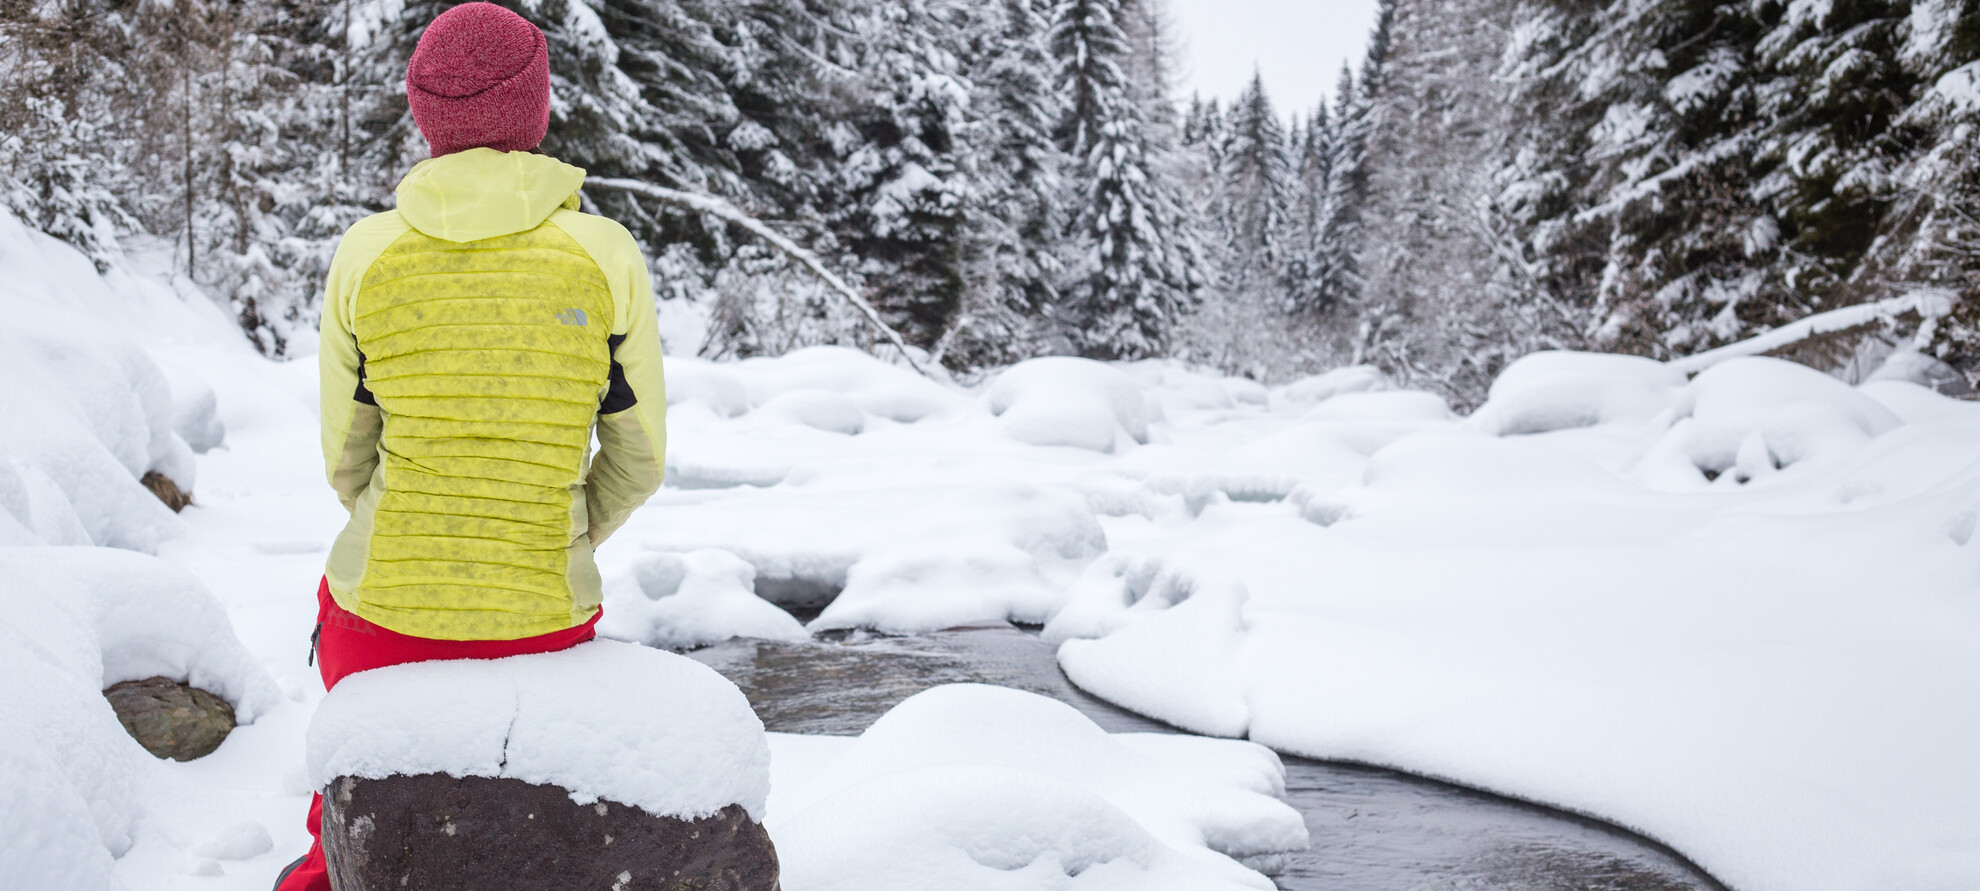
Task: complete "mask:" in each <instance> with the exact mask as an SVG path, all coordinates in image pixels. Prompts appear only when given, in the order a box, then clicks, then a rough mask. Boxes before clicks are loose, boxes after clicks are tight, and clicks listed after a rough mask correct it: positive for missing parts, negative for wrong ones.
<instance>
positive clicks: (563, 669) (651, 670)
mask: <svg viewBox="0 0 1980 891" xmlns="http://www.w3.org/2000/svg"><path fill="white" fill-rule="evenodd" d="M432 773H439V774H447V775H449V776H456V777H505V778H509V779H517V780H522V781H523V782H526V783H534V784H537V785H551V786H559V787H561V788H563V789H565V790H567V791H568V792H570V794H571V798H572V800H574V801H576V802H577V803H579V804H590V803H592V802H594V801H598V800H601V799H603V800H608V801H615V802H618V803H620V804H628V805H632V806H634V807H637V808H640V809H642V810H645V811H646V812H647V813H650V814H655V815H658V816H667V817H680V818H682V819H690V820H692V819H700V818H702V817H708V816H712V815H714V814H715V813H716V812H717V811H720V810H721V809H723V808H725V807H728V806H729V805H731V804H740V805H742V806H743V808H744V809H745V810H747V811H749V813H750V815H751V816H752V817H754V818H756V819H758V820H761V819H762V818H763V802H764V799H765V798H766V797H767V796H768V795H769V794H770V749H769V746H768V744H767V743H765V742H764V739H763V722H761V721H759V720H757V719H756V713H755V712H753V711H751V710H750V708H749V701H748V700H747V699H744V698H743V694H742V691H741V690H738V689H736V686H735V685H734V684H731V683H729V682H728V680H727V679H725V678H723V677H722V676H721V675H719V674H716V673H715V670H714V669H712V668H709V667H707V666H705V665H702V664H701V663H699V662H696V661H694V660H692V659H689V658H687V657H686V656H680V655H676V654H673V653H667V652H663V651H660V650H655V649H651V648H648V647H642V646H636V645H633V644H625V643H618V642H616V641H591V642H589V643H584V644H579V645H578V646H575V647H572V648H571V649H568V650H564V651H562V652H557V653H539V654H534V655H528V656H512V657H509V658H506V659H492V660H472V659H470V660H460V661H452V662H419V663H414V664H411V665H394V666H389V667H386V668H377V669H373V670H370V671H363V672H358V673H357V674H354V675H351V676H350V677H348V678H345V679H344V680H343V681H342V682H341V683H339V684H338V685H337V689H335V690H332V691H330V695H328V696H326V697H324V699H323V702H322V703H321V704H320V705H318V706H317V709H316V717H315V718H314V719H313V720H311V721H310V725H309V775H310V784H311V785H312V786H315V787H318V788H321V787H323V786H326V785H328V784H329V782H330V781H331V780H333V779H336V778H338V777H347V776H348V777H361V778H365V779H381V778H384V777H388V776H394V775H398V776H415V775H420V774H432Z"/></svg>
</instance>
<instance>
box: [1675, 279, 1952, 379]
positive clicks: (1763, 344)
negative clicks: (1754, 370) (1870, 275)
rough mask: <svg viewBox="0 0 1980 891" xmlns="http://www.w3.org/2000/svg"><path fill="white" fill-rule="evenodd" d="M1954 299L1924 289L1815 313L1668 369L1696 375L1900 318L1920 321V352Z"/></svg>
mask: <svg viewBox="0 0 1980 891" xmlns="http://www.w3.org/2000/svg"><path fill="white" fill-rule="evenodd" d="M1953 300H1954V296H1953V294H1952V292H1950V291H1943V290H1936V289H1927V290H1920V291H1914V292H1912V293H1910V294H1906V295H1904V296H1903V297H1893V298H1891V299H1889V300H1879V301H1877V302H1876V303H1859V304H1857V305H1855V306H1845V307H1843V308H1841V309H1832V310H1830V311H1828V312H1824V313H1816V314H1815V315H1812V316H1809V317H1808V318H1805V319H1802V320H1800V321H1798V322H1793V323H1790V324H1786V325H1782V326H1781V327H1779V328H1775V329H1774V330H1772V331H1769V332H1767V333H1765V334H1762V335H1759V336H1757V337H1750V338H1747V339H1746V340H1742V341H1740V342H1738V343H1729V344H1726V345H1725V346H1722V347H1719V348H1718V349H1716V350H1707V351H1705V352H1703V353H1699V354H1697V355H1695V356H1687V357H1685V358H1683V359H1678V360H1676V361H1673V362H1671V363H1670V364H1671V367H1673V368H1677V369H1679V370H1681V371H1683V372H1684V373H1686V374H1697V373H1699V372H1701V371H1704V370H1705V369H1707V368H1710V367H1712V366H1714V365H1717V364H1719V363H1720V362H1724V361H1726V360H1727V359H1738V358H1742V357H1745V356H1760V355H1765V354H1767V353H1771V352H1775V351H1777V350H1781V349H1785V348H1787V347H1791V346H1794V345H1795V344H1798V343H1801V342H1803V341H1807V340H1813V339H1815V338H1817V337H1822V336H1825V335H1829V334H1835V333H1837V332H1840V331H1848V330H1849V329H1851V328H1861V327H1863V326H1865V325H1874V324H1880V323H1883V322H1889V321H1891V320H1893V319H1896V318H1897V317H1899V316H1902V315H1907V314H1909V315H1916V316H1918V317H1919V318H1920V319H1922V320H1923V321H1922V322H1921V323H1920V325H1919V330H1918V337H1917V341H1918V342H1917V343H1916V346H1918V347H1920V348H1923V347H1925V346H1927V345H1928V344H1927V342H1929V341H1930V340H1931V339H1932V336H1933V334H1934V332H1936V331H1937V330H1938V322H1939V320H1940V319H1943V318H1945V317H1946V316H1948V315H1951V314H1952V310H1953Z"/></svg>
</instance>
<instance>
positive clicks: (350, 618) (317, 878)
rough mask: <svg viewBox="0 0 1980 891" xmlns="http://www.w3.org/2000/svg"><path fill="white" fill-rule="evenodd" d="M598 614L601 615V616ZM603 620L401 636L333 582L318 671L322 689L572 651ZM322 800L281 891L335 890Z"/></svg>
mask: <svg viewBox="0 0 1980 891" xmlns="http://www.w3.org/2000/svg"><path fill="white" fill-rule="evenodd" d="M598 615H602V613H601V614H598ZM598 615H593V616H592V617H591V621H589V622H586V623H584V624H582V625H579V626H577V627H576V628H568V629H565V630H563V631H553V632H551V633H549V634H544V635H539V636H536V637H525V638H523V639H521V640H430V639H428V638H424V637H413V636H411V635H406V634H400V633H398V632H396V631H392V630H390V629H388V628H383V627H380V626H378V625H374V624H372V623H370V622H367V621H365V620H364V619H361V618H358V617H357V616H355V615H353V614H351V613H350V612H347V611H345V609H344V608H343V607H340V606H338V605H337V601H335V600H332V599H331V597H330V580H329V579H324V580H323V581H322V582H320V583H318V585H317V588H316V634H317V640H316V667H317V670H319V671H321V672H322V673H323V689H325V690H329V689H332V688H335V687H336V686H337V682H338V681H341V680H343V679H344V678H347V677H350V676H351V675H354V674H357V673H358V672H360V671H369V670H370V669H373V668H384V667H386V666H388V665H404V664H406V663H408V662H435V661H441V660H447V659H500V658H502V657H504V656H522V655H527V654H529V653H554V652H557V651H558V650H568V649H570V648H571V647H574V646H577V645H578V644H581V643H584V642H585V641H587V640H590V639H592V638H593V637H594V636H596V633H597V627H598ZM322 832H323V796H322V795H321V794H320V793H319V794H317V795H315V796H313V797H311V798H310V802H309V837H310V839H311V841H310V845H309V853H308V854H307V855H305V856H304V857H303V861H302V864H301V865H299V866H297V867H296V868H295V869H294V870H292V871H291V872H290V873H289V874H288V876H287V877H286V878H284V879H282V883H281V884H280V885H277V886H276V891H330V869H329V867H328V866H327V865H325V864H324V862H323V838H322Z"/></svg>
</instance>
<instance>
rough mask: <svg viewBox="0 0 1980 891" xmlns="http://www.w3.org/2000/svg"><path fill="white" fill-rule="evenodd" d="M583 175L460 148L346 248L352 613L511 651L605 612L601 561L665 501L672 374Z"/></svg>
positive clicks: (344, 450)
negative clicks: (593, 212)
mask: <svg viewBox="0 0 1980 891" xmlns="http://www.w3.org/2000/svg"><path fill="white" fill-rule="evenodd" d="M583 179H584V174H583V171H580V170H578V169H576V168H574V167H570V166H568V165H565V164H562V163H560V162H558V161H555V160H553V159H551V158H547V157H544V156H541V155H533V154H525V153H502V152H497V151H494V150H492V149H488V148H475V149H470V150H467V151H463V152H458V153H453V154H448V155H445V156H443V157H440V158H436V159H434V160H431V161H427V162H425V163H423V164H421V165H420V166H419V167H417V168H415V169H414V170H413V172H412V174H411V175H410V176H408V177H406V180H405V182H404V183H403V184H402V185H401V186H400V187H399V209H398V210H396V211H392V212H389V213H384V214H380V215H378V216H375V217H372V218H370V219H367V220H365V221H363V222H361V223H359V224H358V225H356V226H355V227H353V228H352V229H351V231H350V233H349V234H348V235H347V236H346V237H345V240H344V243H343V244H342V245H341V246H340V247H339V249H338V255H337V259H336V262H335V263H334V264H333V272H332V280H331V286H330V289H329V297H328V299H327V302H326V305H325V306H324V313H323V346H322V356H323V358H322V364H323V381H324V392H323V401H324V419H325V425H324V429H325V443H324V445H325V455H326V458H327V459H328V460H329V461H330V465H331V470H330V472H331V476H332V480H333V482H334V483H335V485H336V486H337V489H338V493H339V495H340V496H342V497H343V498H345V499H346V502H347V504H348V505H349V506H350V507H351V508H352V522H351V524H350V526H349V527H347V528H346V529H345V530H344V533H343V535H341V536H339V537H338V540H337V544H336V547H335V549H334V550H333V551H332V554H331V558H330V565H329V572H328V576H329V581H330V590H331V593H332V594H333V595H334V596H335V597H336V598H337V601H338V603H340V604H342V605H344V607H345V608H346V609H348V610H350V611H351V612H353V613H355V614H357V615H359V616H362V617H363V618H365V619H368V620H370V621H373V622H376V623H378V624H380V625H384V626H386V627H388V628H391V629H393V630H395V631H399V632H401V633H405V634H412V635H416V636H419V637H430V638H441V639H447V640H509V639H514V638H520V637H528V636H531V635H536V634H542V633H545V632H549V631H556V630H559V629H562V628H568V627H571V626H572V625H574V624H577V623H580V622H583V621H584V620H585V619H587V618H589V617H590V615H591V614H592V612H593V611H595V609H596V607H597V606H598V602H599V593H600V592H599V580H598V571H597V569H596V567H595V566H594V565H593V564H592V560H591V548H592V545H593V544H594V543H595V542H597V541H601V540H603V538H604V537H605V535H607V534H609V533H610V531H612V530H613V529H616V528H617V526H618V525H619V523H621V522H623V521H624V519H625V516H626V514H627V513H629V512H630V511H631V509H632V508H634V507H636V506H638V503H639V501H642V500H644V498H645V497H646V495H647V494H650V492H651V491H652V489H653V488H654V487H655V486H657V485H658V483H659V472H660V462H659V460H658V456H659V453H660V450H661V448H662V446H663V443H664V438H663V437H664V431H663V429H662V427H661V424H662V423H663V421H664V414H663V413H664V410H665V400H664V399H663V398H661V397H660V396H658V394H657V393H651V392H649V393H644V394H642V393H641V392H640V391H641V390H642V389H644V390H649V391H650V390H657V389H658V387H659V384H658V383H657V381H658V379H659V376H660V375H659V368H658V363H659V353H658V349H657V335H656V334H655V333H654V326H655V321H654V318H653V307H652V289H651V287H650V285H648V283H647V280H646V274H645V261H644V259H643V258H642V257H641V255H640V253H639V249H638V247H637V245H635V244H634V243H633V241H632V238H631V237H630V236H629V235H627V234H626V232H625V230H624V229H623V228H621V227H620V226H619V225H618V224H616V223H613V222H611V221H609V220H606V219H603V218H601V217H595V216H590V215H587V214H582V213H579V212H578V211H577V210H576V209H575V207H576V203H577V188H578V186H579V185H580V184H581V183H582V182H583ZM648 380H650V381H652V383H649V384H648V386H647V387H643V388H642V387H635V386H633V385H632V384H631V383H630V382H631V381H648ZM642 396H646V397H647V398H641V397H642ZM346 418H348V420H345V419H346ZM595 420H596V421H597V426H598V430H599V439H600V442H601V444H602V446H603V450H602V452H601V459H600V461H599V466H598V467H596V468H591V467H588V466H587V465H588V451H589V448H590V443H591V431H592V428H593V424H594V421H595ZM340 422H341V423H340ZM340 431H341V432H342V436H341V437H340V436H339V435H338V434H339V432H340Z"/></svg>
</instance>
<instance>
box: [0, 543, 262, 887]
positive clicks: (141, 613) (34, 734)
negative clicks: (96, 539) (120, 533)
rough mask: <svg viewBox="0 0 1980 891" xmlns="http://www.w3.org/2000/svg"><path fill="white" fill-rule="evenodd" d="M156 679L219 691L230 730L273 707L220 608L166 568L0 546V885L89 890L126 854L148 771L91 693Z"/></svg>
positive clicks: (106, 554)
mask: <svg viewBox="0 0 1980 891" xmlns="http://www.w3.org/2000/svg"><path fill="white" fill-rule="evenodd" d="M156 675H164V676H166V677H170V678H173V679H175V680H183V681H187V682H189V683H191V684H192V685H194V686H196V687H201V688H203V689H206V690H209V691H211V692H213V693H216V694H218V695H220V696H221V697H223V698H225V699H227V700H228V701H229V702H231V703H232V704H233V705H234V709H235V715H236V718H237V719H238V720H239V721H240V722H241V723H244V724H245V723H249V722H252V721H253V720H254V719H255V718H256V717H258V716H259V715H261V714H263V713H264V712H266V711H267V710H268V709H269V708H271V707H273V706H274V705H275V704H276V702H277V701H278V700H279V699H280V693H279V691H278V690H277V688H276V686H275V683H274V681H273V680H272V679H271V678H270V677H269V676H268V675H267V674H266V672H265V671H264V670H263V669H262V668H261V666H260V664H259V663H258V662H257V661H256V660H255V659H254V658H253V657H252V656H251V655H249V654H248V652H247V651H246V649H245V648H243V647H242V646H241V644H240V642H239V641H238V640H236V639H235V637H234V633H233V629H232V626H231V625H230V624H229V622H228V619H227V614H226V612H225V611H224V610H223V609H222V608H221V607H220V605H219V604H218V603H217V602H215V601H214V600H213V598H212V597H211V596H210V595H209V594H207V593H206V591H205V589H204V588H202V587H201V586H200V585H199V583H198V582H197V581H195V580H193V578H192V577H191V576H188V575H187V574H186V573H185V572H184V571H182V570H180V569H178V568H177V567H174V566H172V565H170V564H167V563H164V562H162V561H160V560H158V559H156V558H152V557H148V556H145V555H142V554H136V553H131V552H127V551H116V550H109V549H100V548H6V549H0V702H5V703H6V706H7V707H6V709H5V713H4V717H0V763H4V764H5V765H6V768H5V771H4V772H0V776H5V777H6V780H5V781H4V782H0V796H6V798H7V799H8V801H7V806H6V807H0V839H4V840H5V841H4V842H0V844H4V845H5V846H6V847H5V848H4V850H5V851H6V852H7V854H6V860H5V861H0V862H4V863H5V864H7V865H6V867H5V868H4V869H5V874H6V875H8V876H9V879H10V880H17V879H18V877H19V876H22V875H48V876H58V875H59V876H70V877H72V878H73V879H74V882H73V883H65V882H54V883H52V884H46V885H40V884H35V883H32V882H30V883H28V884H27V885H26V886H25V887H37V888H38V887H49V888H87V887H103V882H102V881H101V880H100V878H95V877H96V876H98V875H99V874H101V873H107V869H108V865H107V864H108V861H109V857H110V856H113V855H114V856H121V855H122V854H123V853H124V852H125V851H126V850H128V849H129V848H130V846H131V844H132V840H133V835H132V832H133V825H134V823H135V821H136V820H137V818H138V815H139V814H140V813H141V812H142V810H143V806H142V803H141V798H140V791H141V790H140V788H139V786H140V782H139V781H140V780H141V779H142V778H144V777H146V776H148V775H149V772H150V771H153V770H157V769H158V762H157V761H156V760H155V759H153V758H152V756H151V755H150V754H149V753H147V752H146V751H144V749H143V748H141V747H139V746H138V744H137V742H136V741H134V740H132V739H131V738H130V735H129V734H127V733H125V732H124V728H123V725H121V724H119V723H118V721H117V716H116V714H115V713H114V712H113V711H112V710H111V708H110V704H109V702H108V701H106V700H105V699H104V698H103V692H102V691H103V689H104V688H105V687H108V686H110V685H112V684H115V683H118V682H121V681H127V680H138V679H142V678H147V677H152V676H156ZM37 839H38V840H40V841H35V840H37ZM99 867H101V869H99Z"/></svg>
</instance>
